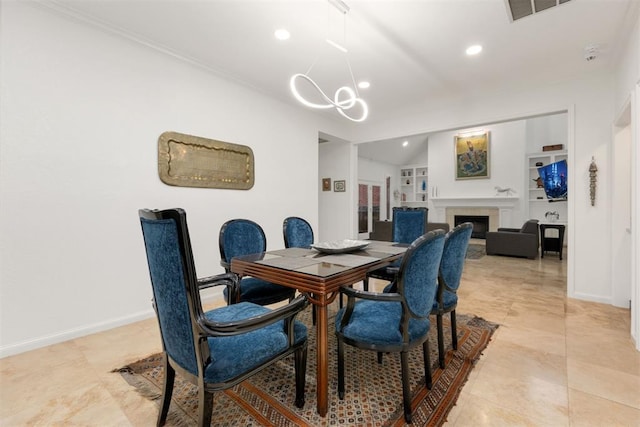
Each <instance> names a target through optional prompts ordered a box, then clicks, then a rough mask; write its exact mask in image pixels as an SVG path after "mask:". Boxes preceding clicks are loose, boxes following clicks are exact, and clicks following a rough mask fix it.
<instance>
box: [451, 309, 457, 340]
mask: <svg viewBox="0 0 640 427" xmlns="http://www.w3.org/2000/svg"><path fill="white" fill-rule="evenodd" d="M451 345H452V346H453V349H454V350H457V349H458V331H457V330H456V311H455V310H452V311H451Z"/></svg>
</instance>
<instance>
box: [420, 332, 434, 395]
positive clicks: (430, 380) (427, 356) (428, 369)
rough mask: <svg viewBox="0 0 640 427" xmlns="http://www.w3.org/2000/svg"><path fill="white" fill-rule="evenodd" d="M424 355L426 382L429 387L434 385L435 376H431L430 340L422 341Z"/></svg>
mask: <svg viewBox="0 0 640 427" xmlns="http://www.w3.org/2000/svg"><path fill="white" fill-rule="evenodd" d="M422 356H423V358H424V382H425V384H426V385H427V389H429V390H431V387H433V378H432V377H431V356H430V352H429V340H428V339H427V340H426V341H425V342H423V343H422Z"/></svg>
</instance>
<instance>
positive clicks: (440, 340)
mask: <svg viewBox="0 0 640 427" xmlns="http://www.w3.org/2000/svg"><path fill="white" fill-rule="evenodd" d="M436 323H437V325H438V364H439V365H440V369H444V329H443V327H442V314H440V313H438V315H437V316H436Z"/></svg>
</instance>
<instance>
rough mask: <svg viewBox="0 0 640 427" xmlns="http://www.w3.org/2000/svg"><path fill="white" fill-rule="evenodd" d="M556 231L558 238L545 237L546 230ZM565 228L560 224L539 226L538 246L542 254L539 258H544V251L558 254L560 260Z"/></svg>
mask: <svg viewBox="0 0 640 427" xmlns="http://www.w3.org/2000/svg"><path fill="white" fill-rule="evenodd" d="M549 229H551V230H558V237H547V236H546V231H547V230H549ZM564 230H565V226H564V225H562V224H540V244H541V249H542V253H541V254H540V258H544V253H545V251H552V252H558V254H559V255H560V259H562V246H563V244H564Z"/></svg>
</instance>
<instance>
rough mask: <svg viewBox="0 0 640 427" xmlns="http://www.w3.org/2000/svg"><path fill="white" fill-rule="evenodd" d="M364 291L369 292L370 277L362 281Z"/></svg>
mask: <svg viewBox="0 0 640 427" xmlns="http://www.w3.org/2000/svg"><path fill="white" fill-rule="evenodd" d="M362 289H364V290H365V291H368V290H369V277H365V278H364V280H363V281H362Z"/></svg>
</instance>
